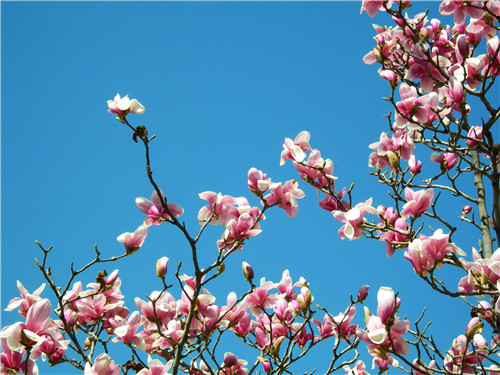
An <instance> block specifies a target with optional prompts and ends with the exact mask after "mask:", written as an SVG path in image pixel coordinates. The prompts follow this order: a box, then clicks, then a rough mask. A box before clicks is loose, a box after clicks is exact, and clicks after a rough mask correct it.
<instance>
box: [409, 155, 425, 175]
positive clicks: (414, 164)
mask: <svg viewBox="0 0 500 375" xmlns="http://www.w3.org/2000/svg"><path fill="white" fill-rule="evenodd" d="M408 167H410V171H411V173H413V174H418V173H420V170H421V169H422V162H421V161H420V160H419V161H417V160H416V159H415V155H412V156H411V157H410V159H408Z"/></svg>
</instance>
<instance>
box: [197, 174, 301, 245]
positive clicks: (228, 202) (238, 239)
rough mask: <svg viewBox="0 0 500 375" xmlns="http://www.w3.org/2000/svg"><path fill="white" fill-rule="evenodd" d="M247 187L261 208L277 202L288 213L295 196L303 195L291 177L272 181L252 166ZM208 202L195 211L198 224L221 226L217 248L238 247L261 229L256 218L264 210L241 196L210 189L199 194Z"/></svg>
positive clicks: (294, 211) (294, 209) (293, 209)
mask: <svg viewBox="0 0 500 375" xmlns="http://www.w3.org/2000/svg"><path fill="white" fill-rule="evenodd" d="M248 187H249V189H250V191H251V192H252V193H254V194H255V195H256V196H258V197H259V198H261V203H262V205H263V206H264V210H266V209H268V208H270V207H273V206H278V207H280V208H282V209H284V210H285V212H286V213H287V215H288V216H290V217H294V216H296V215H297V211H298V208H299V207H298V203H297V199H300V198H303V197H304V195H305V194H304V192H303V191H302V190H301V189H299V188H298V183H297V181H295V180H289V181H286V182H285V183H284V184H283V183H281V182H278V183H276V182H272V181H271V179H270V178H267V174H265V173H263V172H262V171H259V170H257V169H256V168H251V169H250V170H249V171H248ZM199 196H200V198H201V199H204V200H206V201H207V202H208V205H207V206H204V207H202V208H201V209H200V211H199V212H198V221H199V222H200V225H205V224H206V223H210V224H212V225H222V226H223V227H224V228H225V231H224V233H223V234H222V236H221V238H220V239H219V240H218V241H217V247H218V249H219V251H221V252H231V251H235V250H238V249H241V246H242V245H243V242H244V241H245V240H247V239H248V238H250V237H254V236H256V235H258V234H259V233H260V232H261V231H262V230H261V229H260V224H259V222H260V221H261V220H265V215H264V211H263V210H261V209H260V208H258V207H252V206H250V204H249V203H248V200H247V199H246V198H244V197H232V196H230V195H222V194H221V193H218V194H217V193H215V192H212V191H206V192H203V193H200V194H199Z"/></svg>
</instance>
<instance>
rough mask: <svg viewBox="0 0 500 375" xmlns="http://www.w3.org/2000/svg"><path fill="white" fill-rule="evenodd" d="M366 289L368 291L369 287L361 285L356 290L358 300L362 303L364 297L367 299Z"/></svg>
mask: <svg viewBox="0 0 500 375" xmlns="http://www.w3.org/2000/svg"><path fill="white" fill-rule="evenodd" d="M368 289H370V285H363V286H362V287H361V288H359V290H358V300H359V301H364V300H365V299H366V297H368Z"/></svg>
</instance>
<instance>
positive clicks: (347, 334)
mask: <svg viewBox="0 0 500 375" xmlns="http://www.w3.org/2000/svg"><path fill="white" fill-rule="evenodd" d="M355 315H356V306H354V305H352V306H349V307H348V308H347V309H346V310H345V311H344V312H343V313H340V314H338V315H337V316H335V317H333V318H332V317H331V316H330V315H329V314H325V316H324V317H323V323H321V322H320V321H319V320H317V319H313V323H314V324H315V325H317V326H318V328H319V331H320V336H321V338H323V339H324V338H327V337H330V336H334V335H335V336H337V337H338V339H339V340H341V341H345V340H350V339H352V338H353V337H354V336H355V335H356V329H357V328H358V326H357V325H355V324H351V322H352V320H353V319H354V316H355Z"/></svg>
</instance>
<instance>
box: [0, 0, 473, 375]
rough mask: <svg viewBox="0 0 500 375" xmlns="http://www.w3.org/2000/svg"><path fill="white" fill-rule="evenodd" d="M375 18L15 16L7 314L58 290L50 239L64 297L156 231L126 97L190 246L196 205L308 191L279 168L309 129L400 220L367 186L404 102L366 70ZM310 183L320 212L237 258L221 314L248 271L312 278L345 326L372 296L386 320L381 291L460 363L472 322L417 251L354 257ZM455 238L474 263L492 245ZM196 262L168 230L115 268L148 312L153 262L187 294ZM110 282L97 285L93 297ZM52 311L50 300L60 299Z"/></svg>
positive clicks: (294, 11) (341, 173)
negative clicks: (423, 275)
mask: <svg viewBox="0 0 500 375" xmlns="http://www.w3.org/2000/svg"><path fill="white" fill-rule="evenodd" d="M360 5H361V3H360V2H308V3H306V2H255V3H251V2H143V3H140V2H5V1H3V2H2V3H1V8H2V9H1V10H2V20H1V21H2V30H1V31H2V33H1V35H2V40H1V42H2V43H1V45H2V47H1V48H2V51H1V53H2V77H1V78H2V103H1V104H2V118H1V120H2V134H1V140H2V144H1V146H2V155H1V157H2V159H1V160H2V165H1V167H2V176H1V177H2V190H1V192H2V196H1V198H2V200H1V207H2V217H1V223H2V228H1V230H2V242H1V261H2V262H1V306H2V309H3V308H5V306H6V305H7V303H8V301H9V300H10V299H11V298H13V297H15V296H17V290H16V280H21V281H22V283H23V284H24V285H25V287H26V288H27V289H28V290H30V291H32V290H34V289H35V288H37V287H38V286H39V285H40V284H41V283H42V282H43V278H42V275H41V274H40V272H39V271H38V270H37V268H36V266H35V264H34V261H33V259H34V258H35V257H39V258H41V253H40V250H39V249H38V247H37V246H36V245H35V243H34V241H35V240H38V241H40V242H41V243H42V244H43V245H44V246H46V247H48V246H53V247H54V250H53V254H52V255H51V258H50V263H51V264H52V265H53V267H52V270H53V274H54V275H55V278H56V280H59V282H60V283H61V284H62V283H65V282H66V280H67V276H68V270H69V262H70V261H74V262H75V264H77V265H83V264H85V263H86V262H88V261H89V260H91V259H92V257H93V246H94V244H97V245H98V247H99V249H100V250H101V251H102V254H103V256H113V255H119V254H122V253H123V245H122V244H120V243H118V242H117V241H116V237H117V236H118V235H119V234H121V233H123V232H127V231H130V232H132V231H134V230H135V228H136V227H137V226H138V225H140V224H141V222H142V220H143V218H144V216H143V214H142V213H141V212H140V211H139V210H138V209H137V207H136V205H135V203H134V200H135V198H136V197H141V196H142V197H146V198H149V197H150V196H151V193H152V191H153V189H152V187H151V186H150V184H149V182H148V180H147V177H146V173H145V162H144V151H143V147H142V146H141V145H140V144H135V143H134V142H133V141H132V139H131V133H130V131H129V130H128V129H126V128H125V127H124V126H123V125H121V124H120V123H119V122H118V121H116V120H115V119H114V116H113V115H111V114H109V113H107V112H106V110H107V105H106V101H107V100H109V99H112V98H113V97H114V96H115V95H116V93H120V94H121V95H125V94H129V95H130V97H131V98H137V99H138V100H139V101H140V102H141V103H142V104H143V105H144V106H145V107H146V112H145V113H144V114H143V115H140V116H139V115H137V116H134V115H130V116H129V120H130V121H131V122H132V124H134V125H145V126H147V128H148V130H149V133H150V134H156V135H157V138H156V139H155V140H154V141H153V142H152V143H151V147H152V168H153V173H154V177H155V178H156V181H157V182H158V183H159V185H160V186H161V188H162V189H163V190H164V191H165V193H166V195H167V198H168V199H169V202H174V203H177V204H180V205H181V206H183V207H184V210H185V215H184V216H183V220H184V221H185V222H186V226H187V228H188V229H189V230H191V231H192V232H193V233H194V232H195V231H197V229H198V228H199V224H198V222H197V220H196V217H197V213H198V210H199V209H200V208H201V207H202V206H203V205H204V201H201V200H200V199H199V198H198V193H200V192H203V191H206V190H212V191H215V192H222V193H223V194H230V195H233V196H241V195H243V196H246V197H247V198H248V199H249V200H250V201H251V203H253V204H254V205H257V204H258V201H257V199H254V197H253V196H252V195H251V193H250V192H249V191H248V188H247V171H248V169H249V168H250V167H256V168H258V169H260V170H263V171H264V172H266V173H268V176H269V177H271V178H272V179H273V180H275V181H280V180H282V181H285V180H288V179H291V178H297V177H298V176H297V174H296V173H295V171H294V169H293V167H292V166H291V165H290V164H287V165H285V166H283V167H279V156H280V152H281V150H282V144H283V140H284V138H285V137H290V138H294V137H295V136H296V135H297V133H299V132H300V131H301V130H308V131H310V132H311V145H312V147H313V148H318V149H320V150H321V151H322V155H323V156H324V157H329V158H331V159H332V160H333V162H334V164H335V165H336V168H335V170H334V174H335V175H336V176H337V177H338V178H339V179H338V185H337V186H338V187H341V186H347V187H348V186H349V185H350V184H351V182H354V183H355V188H354V194H353V197H354V201H355V202H358V201H364V200H366V199H368V198H370V197H373V199H374V205H375V206H376V205H378V204H386V205H388V204H390V201H389V200H388V198H387V196H386V195H385V192H386V190H387V189H386V188H385V187H384V186H381V185H380V184H378V183H377V181H376V178H374V177H372V176H369V175H368V173H369V172H370V168H368V156H369V154H370V150H369V149H368V145H369V144H370V143H372V142H375V141H377V140H378V139H379V136H380V133H381V132H382V131H386V130H387V120H386V119H385V118H384V117H383V115H384V114H386V113H387V112H388V111H389V106H388V105H387V103H385V102H384V101H383V100H382V97H383V96H385V95H389V94H390V89H389V86H388V85H387V82H386V81H385V80H382V79H380V78H379V77H378V74H377V68H376V67H374V66H367V65H365V64H364V63H363V62H362V57H363V56H364V55H365V54H366V53H367V52H369V51H370V50H371V49H372V48H373V46H374V41H373V39H372V36H373V34H374V32H373V28H372V23H373V22H375V23H378V24H387V23H388V22H389V21H390V19H389V18H388V17H383V16H382V17H379V16H377V17H376V18H375V19H371V18H369V17H368V15H367V14H366V13H365V14H362V15H359V9H360ZM425 5H428V6H431V7H432V8H433V10H432V12H431V14H434V15H436V8H437V5H438V3H437V2H431V3H422V2H419V4H418V6H419V8H423V7H424V6H425ZM410 12H414V11H413V9H411V10H410ZM448 22H451V21H448ZM436 168H437V166H436ZM299 184H300V186H301V187H302V188H303V189H304V191H305V192H306V197H305V198H304V199H302V200H301V201H299V214H298V216H297V217H296V218H294V219H291V218H288V217H287V216H286V215H285V213H284V212H282V210H279V209H275V210H272V211H271V212H269V214H268V215H267V220H266V221H265V222H263V223H262V229H263V232H262V234H261V235H259V236H258V237H256V238H253V239H251V240H250V241H248V243H247V246H246V247H245V248H244V250H243V252H241V253H240V252H238V253H237V254H234V256H232V257H231V259H230V260H229V261H228V263H227V265H226V273H225V274H224V275H223V277H222V278H221V279H220V280H217V282H215V283H214V285H213V286H212V287H209V290H210V291H211V292H212V293H213V294H214V295H216V297H217V303H220V304H225V300H226V295H227V293H229V292H230V291H231V290H234V291H237V292H238V293H240V294H241V293H242V291H243V290H245V288H246V285H245V283H244V281H243V279H242V276H241V268H240V266H241V262H242V261H247V262H248V263H250V264H251V265H252V266H253V268H254V271H255V273H256V278H257V279H260V277H263V276H265V277H266V279H268V280H273V281H276V282H277V281H279V280H280V279H281V273H282V271H283V270H284V269H289V270H290V273H291V276H292V278H293V279H294V280H298V278H299V277H300V276H303V277H305V278H306V279H307V280H308V281H309V283H310V287H311V291H312V293H313V295H314V297H315V302H316V303H319V304H320V305H322V306H326V307H327V308H329V310H330V312H331V313H332V314H337V313H338V312H340V311H343V310H344V309H345V307H346V306H347V305H348V301H349V294H355V293H356V292H357V290H358V288H359V287H360V286H361V285H363V284H369V285H370V286H371V295H370V298H369V299H368V301H367V305H368V306H369V307H370V308H371V309H372V311H374V310H375V309H376V291H377V290H378V288H379V287H381V286H390V287H392V288H394V290H395V291H397V292H399V293H400V297H401V299H402V300H403V304H402V307H401V309H400V314H401V315H407V316H408V318H409V319H411V320H415V319H416V318H417V317H418V315H419V314H420V313H421V311H422V309H423V307H424V306H426V305H427V306H429V311H428V320H433V322H434V323H433V326H434V329H435V332H436V333H435V337H436V339H437V340H438V341H439V342H442V343H443V349H445V348H444V346H446V349H447V348H448V345H450V344H451V340H452V339H453V338H454V337H456V336H457V335H458V334H461V333H462V332H463V329H464V328H465V325H466V324H467V322H468V319H469V317H468V316H467V315H466V314H459V313H457V311H460V310H459V309H460V306H461V304H460V303H459V302H457V301H453V300H451V299H447V298H444V297H438V298H435V296H434V293H433V292H432V291H431V290H430V288H429V287H428V286H427V285H426V284H425V283H424V282H423V281H421V280H420V279H419V278H418V277H416V276H415V275H414V273H413V270H412V268H411V265H410V263H409V262H407V261H406V260H404V259H403V256H402V255H403V252H402V251H398V252H397V253H396V254H395V255H394V256H393V257H392V258H391V259H388V258H387V257H386V255H385V246H384V244H383V243H377V242H374V241H368V240H363V239H362V240H358V241H354V242H351V243H349V242H348V241H341V240H340V239H339V238H338V235H337V230H338V228H339V227H340V225H339V223H338V222H336V221H335V220H334V219H333V217H332V216H331V215H330V214H329V213H328V212H326V211H324V210H322V209H321V208H319V207H318V205H317V204H316V201H317V200H318V199H320V198H319V197H318V196H317V195H316V193H315V192H314V191H313V190H312V189H310V188H308V186H306V185H305V184H304V183H300V182H299ZM459 207H461V204H460V203H459V204H456V205H454V206H451V208H450V216H451V217H456V216H458V215H460V212H459V210H460V208H459ZM455 211H456V212H455ZM221 233H222V228H221V227H213V228H212V227H211V228H209V230H208V231H207V232H206V234H205V239H204V240H203V241H202V246H201V248H200V253H201V259H202V262H203V261H204V262H205V263H204V264H205V265H208V262H209V261H210V260H213V259H214V258H215V256H216V253H217V248H216V245H215V242H216V240H217V239H218V238H219V236H220V234H221ZM463 237H466V236H463ZM458 239H461V240H463V241H464V242H463V243H458V245H459V246H460V247H461V248H463V249H464V250H465V251H466V252H468V254H470V248H471V246H472V245H476V246H477V244H476V242H475V241H473V239H470V238H469V239H468V238H460V237H458V236H457V237H456V238H455V241H457V240H458ZM188 254H189V252H188V246H187V243H185V241H183V240H182V237H181V235H180V233H178V232H177V231H175V230H174V228H173V227H169V226H167V225H162V226H160V227H154V228H151V230H150V233H149V236H148V238H147V240H146V242H145V244H144V246H143V248H142V249H141V250H140V251H139V252H138V253H136V254H135V255H134V256H131V257H128V258H126V259H124V260H122V261H120V262H118V263H116V264H115V267H113V266H106V268H107V270H108V272H110V271H112V270H113V269H114V268H119V269H120V277H122V280H123V288H122V291H123V293H124V294H125V296H126V305H127V306H128V307H129V308H130V309H131V310H133V309H134V308H135V305H134V303H133V298H134V297H136V296H139V297H144V294H146V293H150V292H151V291H152V290H155V289H158V288H161V286H160V284H159V282H158V281H157V279H156V278H155V271H154V265H155V262H156V259H158V258H159V257H161V256H168V257H169V258H170V270H171V271H172V272H171V273H170V276H171V277H172V281H173V276H172V275H173V269H174V268H175V266H176V265H177V263H178V262H179V261H180V260H183V268H182V270H183V271H184V272H186V273H190V272H191V271H192V270H191V268H190V266H189V262H188V259H189V258H188ZM101 268H102V267H96V268H94V269H93V270H91V271H88V272H87V273H85V274H84V275H83V277H82V282H83V284H84V285H85V284H86V283H88V282H91V281H93V279H94V278H95V276H96V274H97V272H98V271H99V270H100V269H101ZM173 293H174V292H173ZM176 295H177V297H178V296H179V295H178V293H177V294H176ZM42 296H44V297H47V298H51V295H50V291H49V290H46V291H45V292H44V294H43V295H42ZM443 306H449V307H450V309H447V308H444V307H443ZM450 311H454V313H453V314H451V313H450ZM358 315H359V316H358V317H357V318H356V323H357V324H362V323H363V322H362V319H363V314H362V312H361V311H360V312H359V314H358ZM17 320H18V315H17V313H15V312H12V313H6V312H4V311H2V315H1V325H2V326H5V325H7V324H12V323H13V322H15V321H17ZM362 348H363V349H362V350H361V352H363V353H364V352H365V349H364V346H363V344H362ZM227 350H228V351H230V350H232V349H231V348H228V349H227ZM235 354H238V353H237V352H235ZM328 354H329V350H328V345H324V350H323V351H322V352H320V351H315V353H314V357H312V358H313V359H312V361H311V362H309V363H307V362H306V363H305V364H304V366H305V367H304V369H305V368H307V366H306V365H310V364H311V363H314V366H317V367H318V371H320V372H319V373H321V369H322V366H321V363H325V364H326V363H327V361H324V362H322V361H321V356H322V355H326V356H328ZM248 359H249V360H250V359H252V358H251V357H249V358H248ZM364 359H365V360H366V361H367V364H370V363H371V358H370V357H369V356H367V355H364ZM316 362H317V363H316ZM47 372H50V373H64V372H66V373H68V372H71V369H67V368H66V369H58V368H53V369H50V370H47Z"/></svg>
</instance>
